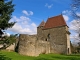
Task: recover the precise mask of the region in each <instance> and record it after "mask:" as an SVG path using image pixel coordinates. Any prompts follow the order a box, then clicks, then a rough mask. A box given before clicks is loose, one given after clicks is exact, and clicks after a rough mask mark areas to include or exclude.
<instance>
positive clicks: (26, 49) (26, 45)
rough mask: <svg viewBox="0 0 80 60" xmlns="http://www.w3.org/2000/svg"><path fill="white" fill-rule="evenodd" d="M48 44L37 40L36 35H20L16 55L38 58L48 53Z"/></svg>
mask: <svg viewBox="0 0 80 60" xmlns="http://www.w3.org/2000/svg"><path fill="white" fill-rule="evenodd" d="M49 49H50V44H49V42H47V41H41V40H37V36H36V35H26V34H20V36H19V48H18V53H19V54H22V55H28V56H38V55H39V54H42V53H45V54H46V53H50V50H49Z"/></svg>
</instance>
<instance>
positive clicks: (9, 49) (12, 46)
mask: <svg viewBox="0 0 80 60" xmlns="http://www.w3.org/2000/svg"><path fill="white" fill-rule="evenodd" d="M6 50H8V51H15V43H13V44H11V45H10V46H9V47H7V48H6Z"/></svg>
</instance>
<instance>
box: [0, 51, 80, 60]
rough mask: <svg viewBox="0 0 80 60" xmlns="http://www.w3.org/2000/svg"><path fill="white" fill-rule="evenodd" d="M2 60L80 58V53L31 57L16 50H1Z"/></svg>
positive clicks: (0, 56) (74, 59) (63, 59)
mask: <svg viewBox="0 0 80 60" xmlns="http://www.w3.org/2000/svg"><path fill="white" fill-rule="evenodd" d="M0 60H80V55H59V54H41V55H40V56H38V57H30V56H23V55H19V54H17V53H15V52H7V51H0Z"/></svg>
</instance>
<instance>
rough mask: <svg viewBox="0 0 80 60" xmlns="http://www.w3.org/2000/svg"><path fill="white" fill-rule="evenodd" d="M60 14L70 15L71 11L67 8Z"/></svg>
mask: <svg viewBox="0 0 80 60" xmlns="http://www.w3.org/2000/svg"><path fill="white" fill-rule="evenodd" d="M62 14H66V15H71V14H72V12H71V11H69V10H64V11H63V12H62Z"/></svg>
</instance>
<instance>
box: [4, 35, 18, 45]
mask: <svg viewBox="0 0 80 60" xmlns="http://www.w3.org/2000/svg"><path fill="white" fill-rule="evenodd" d="M16 39H17V34H15V35H10V37H5V40H4V43H6V44H7V45H8V46H9V45H11V44H13V43H15V42H16Z"/></svg>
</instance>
